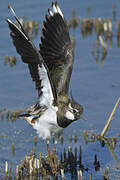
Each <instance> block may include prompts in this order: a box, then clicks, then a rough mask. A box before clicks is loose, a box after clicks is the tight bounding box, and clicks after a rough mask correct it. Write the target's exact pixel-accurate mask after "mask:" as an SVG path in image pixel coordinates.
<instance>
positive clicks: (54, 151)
mask: <svg viewBox="0 0 120 180" xmlns="http://www.w3.org/2000/svg"><path fill="white" fill-rule="evenodd" d="M57 143H58V141H57V140H55V141H54V146H53V153H56V146H57Z"/></svg>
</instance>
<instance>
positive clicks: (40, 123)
mask: <svg viewBox="0 0 120 180" xmlns="http://www.w3.org/2000/svg"><path fill="white" fill-rule="evenodd" d="M33 128H34V129H36V130H37V133H38V135H39V137H40V138H43V139H50V136H51V135H55V134H57V133H59V131H61V130H62V129H63V128H60V127H59V126H58V125H57V111H56V110H55V109H53V108H49V109H47V110H46V111H45V112H44V114H43V115H42V116H41V117H40V118H39V120H37V121H36V122H35V124H34V125H33Z"/></svg>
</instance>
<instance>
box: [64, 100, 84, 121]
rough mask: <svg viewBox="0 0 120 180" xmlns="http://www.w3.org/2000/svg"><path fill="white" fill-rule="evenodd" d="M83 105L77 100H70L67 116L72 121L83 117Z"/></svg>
mask: <svg viewBox="0 0 120 180" xmlns="http://www.w3.org/2000/svg"><path fill="white" fill-rule="evenodd" d="M82 113H83V107H82V106H81V105H80V104H78V103H77V102H76V101H75V100H73V99H71V100H69V104H68V109H67V111H66V114H65V117H66V118H67V119H69V120H71V121H76V120H78V119H80V118H81V117H82Z"/></svg>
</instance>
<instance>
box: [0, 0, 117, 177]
mask: <svg viewBox="0 0 120 180" xmlns="http://www.w3.org/2000/svg"><path fill="white" fill-rule="evenodd" d="M8 3H10V4H11V5H12V6H13V7H14V9H15V11H16V13H17V15H18V16H19V17H21V16H22V15H24V16H25V17H26V19H30V20H37V21H38V22H39V28H41V23H42V21H43V19H44V15H45V13H46V12H47V8H48V7H49V6H50V4H51V3H50V2H49V1H48V0H47V1H43V0H41V1H38V0H36V1H32V0H29V1H26V2H24V1H23V0H22V1H19V2H17V1H13V0H11V1H7V0H5V1H3V0H2V3H1V6H0V110H2V111H3V110H4V109H5V108H8V109H9V111H13V110H15V109H25V108H26V107H28V106H29V105H32V104H34V103H35V102H36V100H37V92H36V91H35V88H34V83H33V82H32V81H31V77H30V76H29V72H28V68H27V65H25V64H23V63H22V62H21V60H20V56H19V55H18V54H17V53H16V51H15V48H14V46H13V44H12V41H11V39H10V36H9V29H8V26H7V23H6V22H5V18H7V17H9V18H11V19H12V16H11V14H10V13H9V10H8V8H7V5H8ZM59 4H60V7H61V9H62V11H63V12H64V14H65V17H66V18H67V19H70V18H71V16H72V9H74V10H75V13H76V16H77V17H79V19H80V21H82V20H83V19H84V18H92V19H96V18H99V17H101V18H103V19H104V20H105V19H108V18H109V19H112V25H113V27H112V33H113V35H112V45H111V48H110V47H109V46H108V47H107V55H106V57H105V59H104V61H103V60H102V61H101V59H102V48H101V47H100V49H99V51H98V49H97V47H96V40H97V36H96V33H95V30H93V32H92V35H91V36H90V35H88V36H86V37H83V36H82V34H81V26H80V25H79V26H78V27H77V28H76V29H75V30H73V29H70V35H71V36H72V35H74V37H75V62H74V69H73V73H72V78H71V83H70V90H72V93H73V96H74V98H75V99H76V100H77V101H78V102H79V103H80V104H82V105H83V107H84V116H85V117H86V119H87V121H83V120H80V121H77V122H75V123H73V124H71V125H70V126H69V127H68V128H66V129H65V131H64V134H63V137H64V144H63V145H61V143H60V142H59V143H58V145H57V156H58V159H60V154H61V152H63V150H64V148H66V150H67V149H68V146H71V147H72V149H73V151H74V149H75V147H77V148H78V149H79V147H80V145H81V148H82V162H83V164H84V166H85V167H86V168H88V171H83V179H88V177H89V175H90V173H92V175H93V179H95V180H97V179H98V180H100V179H102V177H103V174H104V170H105V169H106V167H108V168H109V176H110V179H119V178H120V164H119V163H120V158H119V155H120V147H119V145H120V142H119V135H120V116H119V115H120V107H119V106H118V108H117V110H116V112H115V115H114V118H113V121H112V122H111V125H110V128H109V129H108V132H107V134H106V136H107V137H109V138H112V137H117V144H116V148H115V149H114V156H115V158H114V156H113V155H111V154H110V152H109V150H108V148H107V147H106V146H104V147H101V145H100V143H99V142H98V141H95V142H94V143H92V142H91V143H88V144H86V143H85V140H84V135H83V132H84V130H87V131H88V134H89V136H91V134H92V133H95V134H96V135H97V134H99V133H101V131H102V129H103V127H104V125H105V123H106V121H107V119H108V117H109V115H110V113H111V112H112V109H113V107H114V105H115V103H116V101H117V99H118V97H119V96H120V75H119V74H120V49H119V47H118V45H117V24H118V20H119V17H120V11H119V9H120V1H117V0H116V1H113V0H109V3H108V1H104V0H101V1H100V2H98V1H95V0H94V1H92V2H91V4H90V2H89V1H87V0H86V1H84V2H79V0H77V1H75V2H73V1H71V0H70V1H68V0H66V1H64V0H62V1H60V3H59ZM115 15H116V16H115ZM103 39H104V37H103ZM39 41H40V31H39V34H38V37H36V38H34V43H35V45H36V46H37V47H38V44H39ZM93 50H94V55H93V53H92V51H93ZM5 55H9V56H16V58H17V63H16V65H15V66H13V67H10V66H9V64H7V65H4V56H5ZM98 55H99V56H98ZM97 57H98V58H97ZM70 134H72V135H73V137H74V136H75V135H76V136H77V142H74V141H72V142H70V141H69V135H70ZM35 136H36V132H35V131H34V130H33V129H32V128H31V127H30V126H29V125H28V123H27V122H25V121H24V120H23V119H17V120H16V121H15V122H11V121H10V120H9V121H7V120H6V116H5V113H4V118H3V119H2V118H1V119H0V177H2V176H3V175H4V166H5V161H8V163H9V164H10V163H12V167H13V173H14V171H15V170H14V169H15V167H16V165H18V164H20V162H21V161H22V160H23V159H24V157H25V155H28V154H29V153H31V152H32V149H33V147H34V137H35ZM37 140H38V143H37V146H36V154H37V156H38V155H39V152H42V154H43V156H45V155H46V154H47V152H46V144H45V142H44V141H42V140H40V139H38V138H37ZM13 142H14V143H15V152H14V154H13V153H12V143H13ZM52 146H53V144H52V142H51V143H50V147H51V149H52ZM95 154H96V155H97V158H98V160H99V162H100V169H99V170H98V171H97V172H96V171H95V167H94V156H95ZM114 159H117V160H114ZM65 177H66V179H70V177H71V175H70V173H67V174H66V175H65ZM72 178H73V179H74V178H76V177H72Z"/></svg>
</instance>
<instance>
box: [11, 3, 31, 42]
mask: <svg viewBox="0 0 120 180" xmlns="http://www.w3.org/2000/svg"><path fill="white" fill-rule="evenodd" d="M8 9H10V11H11V13H12V14H13V16H14V18H15V19H16V21H17V22H18V24H19V25H20V28H21V30H22V31H23V33H24V34H25V35H26V37H27V38H28V39H30V38H29V37H28V35H27V34H26V32H25V30H24V28H23V26H22V24H21V22H20V21H19V19H18V17H17V16H16V14H15V11H14V10H13V8H12V7H11V6H10V5H9V4H8Z"/></svg>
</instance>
